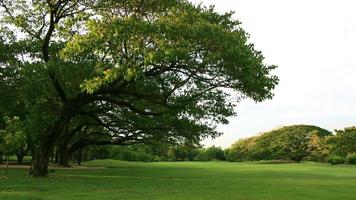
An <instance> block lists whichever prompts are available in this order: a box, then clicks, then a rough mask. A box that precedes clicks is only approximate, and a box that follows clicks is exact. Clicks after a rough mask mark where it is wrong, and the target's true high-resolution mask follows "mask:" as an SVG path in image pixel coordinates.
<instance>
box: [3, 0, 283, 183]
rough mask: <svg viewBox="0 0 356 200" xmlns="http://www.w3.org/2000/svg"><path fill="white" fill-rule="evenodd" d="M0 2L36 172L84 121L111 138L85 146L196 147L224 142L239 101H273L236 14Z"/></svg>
mask: <svg viewBox="0 0 356 200" xmlns="http://www.w3.org/2000/svg"><path fill="white" fill-rule="evenodd" d="M0 2H1V6H2V13H3V16H1V18H2V19H1V21H2V24H1V29H2V32H6V33H7V36H6V38H4V39H3V41H4V42H3V44H4V45H7V46H8V48H9V49H13V50H14V51H10V52H9V53H7V54H6V55H12V56H8V57H9V58H6V56H4V60H3V61H2V62H1V63H2V64H1V68H2V69H5V68H8V69H10V67H15V68H16V69H20V70H19V71H20V77H19V79H20V80H21V83H22V85H21V94H22V95H23V98H21V99H19V101H23V102H24V104H25V109H26V117H27V118H26V119H27V120H26V123H27V124H26V127H27V128H28V129H31V130H32V131H33V134H32V141H35V144H34V150H33V155H32V156H33V164H32V170H31V174H32V175H33V176H46V175H47V171H48V170H47V168H48V160H49V156H50V154H51V152H52V150H53V146H54V145H55V144H56V143H57V142H58V141H60V139H61V138H65V134H66V133H68V132H67V130H68V129H71V127H74V128H73V129H75V127H76V125H75V124H76V123H77V120H78V118H84V119H85V120H84V121H85V124H86V126H89V127H90V130H100V131H99V132H100V135H102V134H104V135H105V137H104V138H106V141H98V140H97V139H103V137H93V139H94V141H92V140H91V141H86V143H96V142H97V143H100V142H103V143H110V144H113V143H115V144H122V143H134V142H135V141H150V140H153V141H157V140H163V141H177V140H190V141H195V142H196V141H199V140H201V139H202V138H203V137H208V136H212V137H216V136H218V135H219V134H220V133H218V132H217V131H216V130H215V126H216V124H218V123H228V120H227V117H229V116H232V115H234V114H235V113H234V109H233V108H234V106H235V105H236V103H237V102H238V101H239V100H240V99H241V98H245V97H246V98H252V99H254V100H255V101H262V100H264V99H266V98H271V97H272V92H271V91H272V89H273V88H274V87H275V85H276V84H277V82H278V78H277V77H276V76H274V75H271V74H270V73H271V71H272V70H273V69H274V68H275V66H269V65H266V64H265V63H264V57H263V56H262V54H261V52H259V51H256V50H255V49H254V46H253V45H252V44H250V43H249V42H248V35H247V34H246V32H245V31H244V30H243V29H242V28H241V27H240V23H239V22H238V21H236V20H234V19H233V18H232V14H233V13H226V14H218V13H216V12H215V11H214V9H213V8H212V7H210V8H205V7H202V6H194V5H192V4H191V3H189V2H188V1H185V0H159V1H157V0H155V1H154V0H118V1H111V0H85V1H76V0H75V1H69V0H46V1H44V0H42V1H41V0H36V1H26V0H24V1H14V0H1V1H0ZM14 27H15V28H14ZM4 37H5V36H4ZM15 50H16V51H15ZM5 79H7V78H5ZM5 79H4V80H5ZM85 133H88V132H83V129H78V131H75V135H76V136H78V137H75V138H76V139H77V140H78V141H76V142H79V143H80V142H81V143H85V142H83V141H85V138H87V137H82V139H80V138H81V137H80V134H85ZM94 133H98V131H94ZM94 133H93V132H92V134H94ZM89 134H90V133H89ZM70 138H74V137H70Z"/></svg>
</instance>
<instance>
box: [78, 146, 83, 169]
mask: <svg viewBox="0 0 356 200" xmlns="http://www.w3.org/2000/svg"><path fill="white" fill-rule="evenodd" d="M82 151H83V149H80V150H79V151H78V165H80V164H81V163H82Z"/></svg>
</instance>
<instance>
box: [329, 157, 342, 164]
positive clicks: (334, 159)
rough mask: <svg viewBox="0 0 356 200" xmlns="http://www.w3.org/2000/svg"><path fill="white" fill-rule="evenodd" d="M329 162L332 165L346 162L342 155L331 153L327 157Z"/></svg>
mask: <svg viewBox="0 0 356 200" xmlns="http://www.w3.org/2000/svg"><path fill="white" fill-rule="evenodd" d="M327 162H328V163H330V164H332V165H338V164H343V163H345V158H344V157H341V156H335V155H331V156H329V157H328V158H327Z"/></svg>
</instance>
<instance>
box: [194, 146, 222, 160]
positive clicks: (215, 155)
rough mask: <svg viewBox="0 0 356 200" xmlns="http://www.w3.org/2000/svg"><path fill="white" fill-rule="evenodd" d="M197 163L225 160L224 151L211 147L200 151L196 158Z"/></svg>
mask: <svg viewBox="0 0 356 200" xmlns="http://www.w3.org/2000/svg"><path fill="white" fill-rule="evenodd" d="M196 160H197V161H212V160H225V156H224V151H223V150H222V149H221V148H220V147H215V146H211V147H208V148H206V149H200V151H199V153H198V155H197V156H196Z"/></svg>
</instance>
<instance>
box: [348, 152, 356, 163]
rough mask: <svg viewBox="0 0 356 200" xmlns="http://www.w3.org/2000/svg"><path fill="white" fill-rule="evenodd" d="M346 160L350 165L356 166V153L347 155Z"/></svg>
mask: <svg viewBox="0 0 356 200" xmlns="http://www.w3.org/2000/svg"><path fill="white" fill-rule="evenodd" d="M346 160H347V162H348V163H349V164H352V165H355V164H356V153H349V154H347V156H346Z"/></svg>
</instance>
